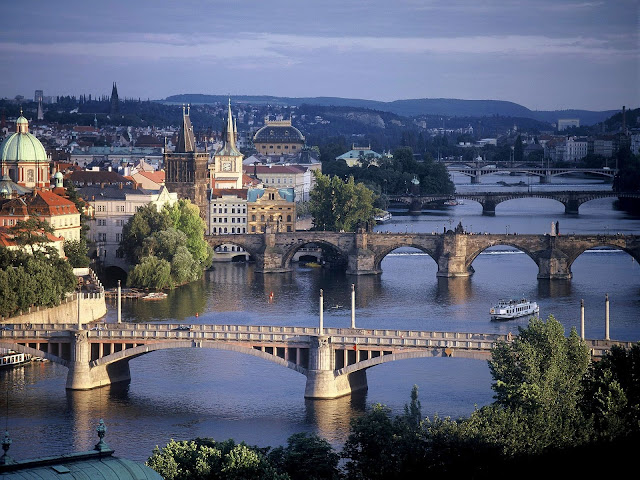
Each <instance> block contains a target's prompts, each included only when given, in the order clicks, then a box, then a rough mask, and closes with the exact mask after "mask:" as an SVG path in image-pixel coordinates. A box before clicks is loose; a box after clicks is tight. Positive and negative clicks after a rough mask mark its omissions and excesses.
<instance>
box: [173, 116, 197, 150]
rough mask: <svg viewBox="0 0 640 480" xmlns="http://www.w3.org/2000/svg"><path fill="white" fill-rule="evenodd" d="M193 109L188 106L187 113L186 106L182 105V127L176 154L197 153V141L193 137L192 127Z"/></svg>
mask: <svg viewBox="0 0 640 480" xmlns="http://www.w3.org/2000/svg"><path fill="white" fill-rule="evenodd" d="M190 111H191V107H190V106H187V110H186V111H185V107H184V105H182V127H180V130H179V131H178V144H177V145H176V150H175V151H176V153H186V152H195V151H196V139H195V137H194V135H193V126H192V125H191V119H190V118H189V113H190Z"/></svg>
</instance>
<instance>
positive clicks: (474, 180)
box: [471, 174, 480, 185]
mask: <svg viewBox="0 0 640 480" xmlns="http://www.w3.org/2000/svg"><path fill="white" fill-rule="evenodd" d="M478 183H480V174H476V175H473V176H472V177H471V184H472V185H477V184H478Z"/></svg>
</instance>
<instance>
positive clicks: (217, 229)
mask: <svg viewBox="0 0 640 480" xmlns="http://www.w3.org/2000/svg"><path fill="white" fill-rule="evenodd" d="M207 223H208V225H207V228H208V231H209V234H210V235H232V234H237V233H247V229H248V227H247V190H246V189H218V188H213V189H211V191H210V196H209V219H208V222H207ZM239 257H242V258H243V259H244V260H248V259H249V254H248V253H246V252H245V250H243V249H242V248H241V247H238V246H236V245H233V244H224V245H220V246H218V247H216V248H215V250H214V255H213V261H214V262H229V261H232V260H233V259H234V258H236V259H237V258H239Z"/></svg>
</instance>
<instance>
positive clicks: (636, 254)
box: [567, 239, 640, 267]
mask: <svg viewBox="0 0 640 480" xmlns="http://www.w3.org/2000/svg"><path fill="white" fill-rule="evenodd" d="M601 247H606V248H613V249H615V250H620V251H623V252H625V253H627V254H628V255H629V256H630V257H631V258H633V259H634V260H635V261H636V262H638V263H640V250H632V249H630V248H625V247H623V246H620V245H617V244H616V243H615V242H613V241H607V240H606V239H603V241H602V243H601V244H598V245H590V246H589V247H588V248H576V249H574V250H573V251H571V252H570V253H569V254H568V255H567V257H568V258H567V263H568V264H569V267H571V265H573V263H574V262H575V261H576V260H577V259H578V258H579V257H580V256H581V255H582V254H583V253H585V252H588V251H589V250H594V249H596V248H601Z"/></svg>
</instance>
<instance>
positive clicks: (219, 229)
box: [211, 227, 255, 233]
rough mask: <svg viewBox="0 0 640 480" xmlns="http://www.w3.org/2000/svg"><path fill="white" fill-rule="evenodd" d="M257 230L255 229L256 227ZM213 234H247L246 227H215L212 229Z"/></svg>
mask: <svg viewBox="0 0 640 480" xmlns="http://www.w3.org/2000/svg"><path fill="white" fill-rule="evenodd" d="M254 228H255V227H254ZM211 232H212V233H247V228H246V227H231V228H230V229H229V228H228V227H213V228H212V229H211Z"/></svg>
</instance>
